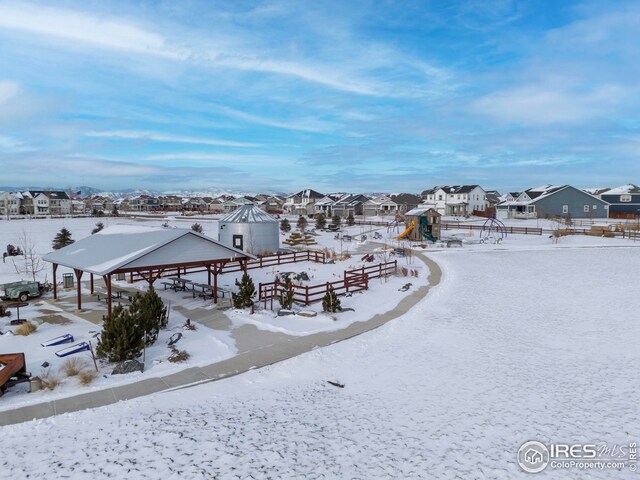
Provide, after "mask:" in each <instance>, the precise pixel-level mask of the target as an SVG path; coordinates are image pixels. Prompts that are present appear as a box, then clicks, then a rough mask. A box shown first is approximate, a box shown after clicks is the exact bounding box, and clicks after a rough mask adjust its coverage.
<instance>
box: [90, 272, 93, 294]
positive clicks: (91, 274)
mask: <svg viewBox="0 0 640 480" xmlns="http://www.w3.org/2000/svg"><path fill="white" fill-rule="evenodd" d="M89 281H90V285H91V295H93V290H94V289H93V273H90V274H89Z"/></svg>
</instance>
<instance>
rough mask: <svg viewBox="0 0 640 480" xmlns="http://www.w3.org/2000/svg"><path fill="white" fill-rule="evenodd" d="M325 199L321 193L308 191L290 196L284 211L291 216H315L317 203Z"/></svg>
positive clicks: (285, 203)
mask: <svg viewBox="0 0 640 480" xmlns="http://www.w3.org/2000/svg"><path fill="white" fill-rule="evenodd" d="M323 197H325V195H323V194H322V193H320V192H316V191H315V190H311V189H307V190H301V191H299V192H298V193H294V194H293V195H289V196H288V197H287V198H286V200H285V202H284V205H283V208H284V211H285V212H286V213H289V214H291V215H313V213H314V211H315V203H316V202H317V201H318V200H320V199H321V198H323Z"/></svg>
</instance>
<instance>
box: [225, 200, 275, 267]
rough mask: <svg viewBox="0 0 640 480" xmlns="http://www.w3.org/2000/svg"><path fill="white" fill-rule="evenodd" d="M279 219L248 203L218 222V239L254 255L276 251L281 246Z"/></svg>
mask: <svg viewBox="0 0 640 480" xmlns="http://www.w3.org/2000/svg"><path fill="white" fill-rule="evenodd" d="M279 229H280V225H279V223H278V220H276V219H275V218H273V217H272V216H271V215H269V214H268V213H266V212H264V211H263V210H260V209H259V208H258V207H257V206H256V205H254V204H252V203H248V204H245V205H242V206H241V207H239V208H238V209H237V210H234V211H233V212H231V213H230V214H229V215H226V216H225V217H223V218H222V219H221V220H220V221H219V222H218V240H219V241H220V242H222V243H223V244H224V245H228V246H230V247H233V248H237V249H239V250H242V251H243V252H247V253H251V254H253V255H260V254H262V253H266V252H269V253H275V252H277V251H278V249H279V248H280V235H279Z"/></svg>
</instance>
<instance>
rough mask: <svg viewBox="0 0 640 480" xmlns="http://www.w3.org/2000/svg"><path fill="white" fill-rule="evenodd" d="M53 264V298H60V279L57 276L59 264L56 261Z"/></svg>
mask: <svg viewBox="0 0 640 480" xmlns="http://www.w3.org/2000/svg"><path fill="white" fill-rule="evenodd" d="M52 265H53V299H54V300H57V299H58V280H57V278H56V272H57V271H58V264H57V263H54V264H52Z"/></svg>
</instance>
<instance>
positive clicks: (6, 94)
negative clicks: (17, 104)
mask: <svg viewBox="0 0 640 480" xmlns="http://www.w3.org/2000/svg"><path fill="white" fill-rule="evenodd" d="M0 17H1V15H0ZM20 91H21V88H20V84H19V83H18V82H14V81H11V80H0V105H3V104H5V103H7V102H9V101H10V100H12V99H13V98H15V97H17V96H18V95H19V94H20Z"/></svg>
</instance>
